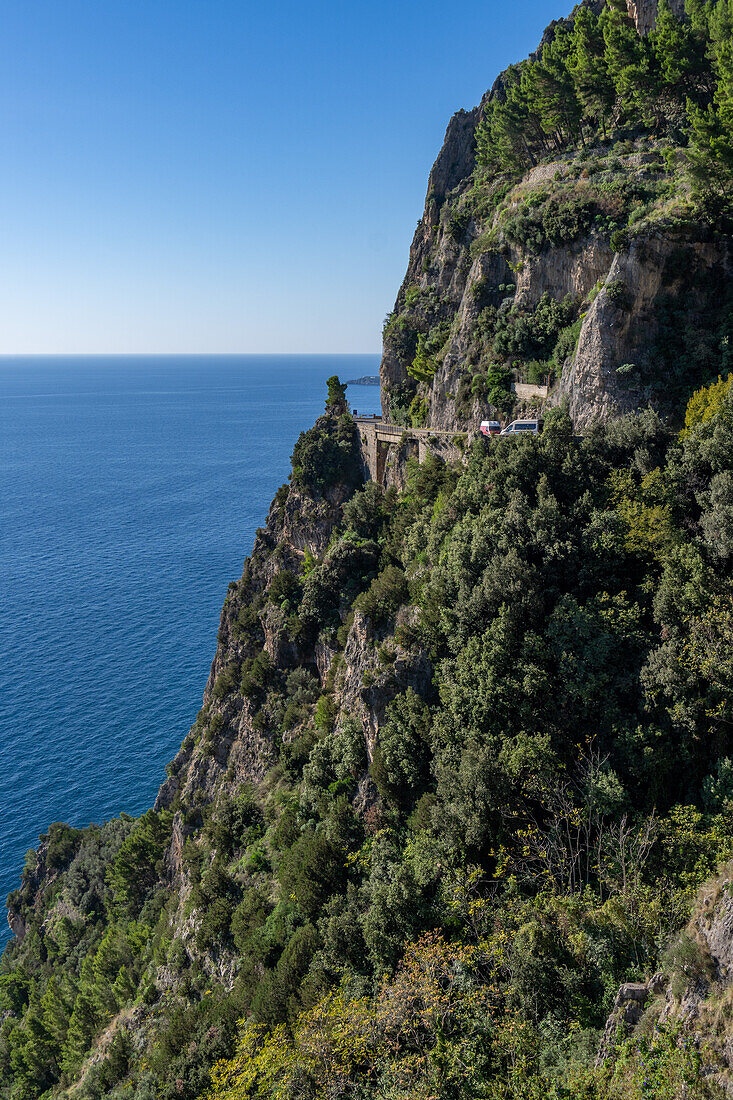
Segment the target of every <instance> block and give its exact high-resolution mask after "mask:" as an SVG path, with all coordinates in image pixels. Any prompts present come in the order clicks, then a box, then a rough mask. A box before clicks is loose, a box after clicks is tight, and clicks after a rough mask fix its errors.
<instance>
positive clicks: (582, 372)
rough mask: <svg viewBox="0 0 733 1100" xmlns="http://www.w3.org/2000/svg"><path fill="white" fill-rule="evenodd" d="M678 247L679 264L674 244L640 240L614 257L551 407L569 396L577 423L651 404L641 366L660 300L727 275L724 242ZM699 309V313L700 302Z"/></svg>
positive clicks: (684, 295)
mask: <svg viewBox="0 0 733 1100" xmlns="http://www.w3.org/2000/svg"><path fill="white" fill-rule="evenodd" d="M683 252H684V257H685V259H684V266H682V265H679V264H677V265H675V264H674V263H670V261H673V260H675V258H676V257H677V256H678V255H679V254H680V242H679V241H677V240H674V239H664V238H660V239H653V238H646V239H643V240H638V241H635V242H633V243H632V244H631V246H630V247H629V248H628V250H627V251H625V252H623V253H620V254H617V255H615V256H614V257H613V260H612V262H611V265H610V267H609V269H608V273H607V275H606V277H605V279H604V281H603V286H602V288H601V290H600V292H599V294H598V296H597V298H596V299H595V301H594V302H593V304H592V305H591V307H590V309H589V311H588V314H587V316H586V318H585V320H584V322H583V326H582V328H581V330H580V337H579V339H578V346H577V350H576V353H575V356H574V357H573V359H572V360H569V361H568V362H567V363H566V365H565V368H564V369H563V372H562V376H561V379H560V383H559V386H558V388H557V391H556V393H555V394H554V395H553V397H552V398H551V403H553V404H556V403H559V402H561V401H563V400H565V399H567V400H568V401H569V406H570V414H571V416H572V417H573V420H574V422H575V425H576V427H577V428H580V429H584V428H587V427H588V426H589V425H590V424H591V423H592V422H593V421H594V420H604V419H608V418H609V417H611V416H616V415H618V414H619V413H625V412H631V411H632V410H633V409H636V408H638V407H639V406H640V405H645V404H650V403H653V402H654V394H653V392H652V391H651V390H650V389H649V388H648V386H645V382H644V377H643V371H642V370H641V369H640V366H639V363H640V357H643V356H644V355H645V353H646V351H647V349H648V348H649V347H650V346H652V345H653V343H654V341H655V339H656V337H657V335H658V332H659V328H660V321H659V314H658V310H657V304H658V303H659V301H660V299H661V298H662V297H663V296H664V297H665V298H667V299H669V300H674V301H681V300H682V299H686V300H687V301H688V304H691V303H692V302H693V300H694V298H695V295H696V294H697V290H696V284H699V283H700V282H701V281H702V280H703V279H706V278H707V279H708V280H709V279H710V277H711V275H714V273H716V272H717V273H718V278H719V280H720V282H721V284H722V283H723V282H725V280H726V279H728V278H729V277H730V271H731V255H730V249H729V246H728V244H727V243H726V242H714V241H711V242H689V243H688V244H685V246H684V249H683ZM670 268H672V269H673V270H670ZM698 309H699V310H700V311H701V313H702V312H704V310H705V302H704V301H702V300H701V301H700V302H699V303H698ZM627 372H628V373H627Z"/></svg>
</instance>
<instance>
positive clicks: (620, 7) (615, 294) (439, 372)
mask: <svg viewBox="0 0 733 1100" xmlns="http://www.w3.org/2000/svg"><path fill="white" fill-rule="evenodd" d="M599 8H600V12H599ZM732 19H733V13H732V12H731V9H730V6H729V4H728V3H727V2H722V0H721V2H718V3H708V4H704V3H702V2H698V0H695V2H688V4H687V15H686V17H685V18H684V19H680V18H678V17H677V16H676V15H674V14H673V13H672V11H671V10H670V7H669V5H668V3H667V0H661V2H660V4H659V9H658V13H657V20H656V25H655V27H654V28H653V29H652V30H651V31H650V33H649V34H647V35H646V36H644V37H641V36H640V35H639V34H638V33H637V31H636V28H635V26H634V22H633V20H632V18H631V17H630V15H629V14H628V11H627V6H626V0H609V2H608V3H606V4H601V5H594V4H586V5H581V6H579V7H578V8H577V9H576V11H575V12H574V13H573V16H572V18H571V19H569V20H565V21H560V22H559V23H556V24H553V25H552V26H551V27H550V28H549V29H548V32H546V35H545V40H544V44H543V46H542V47H541V48H540V50H539V51H538V52H537V53H536V54H535V55H534V56H533V57H532V58H530V59H528V60H527V61H524V62H522V63H521V64H519V65H515V66H512V67H510V68H509V69H508V70H507V71H506V72H505V73H503V74H502V76H501V77H500V78H499V80H498V81H497V83H496V85H495V87H494V89H493V90H492V92H491V94H490V95H488V96H487V97H485V99H484V102H483V103H482V105H481V107H480V108H479V109H478V110H477V112H474V114H475V118H474V120H473V122H472V126H473V137H474V140H473V142H472V143H471V145H470V146H466V147H465V148H463V149H461V150H459V149H457V148H456V147H455V143H454V139H453V138H452V136H451V129H450V128H449V131H448V135H447V138H446V149H445V155H446V160H447V161H449V162H450V164H451V166H452V167H451V171H452V175H451V179H450V180H449V181H448V182H447V183H446V182H445V181H443V180H440V181H439V180H438V177H439V176H440V173H439V172H437V171H436V170H434V178H433V180H432V181H431V187H430V189H429V191H428V196H427V201H426V207H425V214H424V216H423V219H422V222H421V223H420V225H419V227H418V232H417V234H416V236H415V241H414V242H413V249H412V253H411V258H410V265H409V268H408V274H407V277H406V280H405V283H404V285H403V287H402V289H401V290H400V293H399V295H398V298H397V302H396V305H395V310H394V311H393V313H392V314H391V315H390V316H389V317H388V319H387V322H386V327H385V352H386V355H385V366H386V371H383V376H384V377H383V390H384V394H385V397H384V400H385V404H386V406H387V408H388V410H389V414H390V417H391V418H392V419H393V420H394V421H396V422H397V423H400V424H406V425H412V426H413V427H421V426H424V425H426V424H430V425H431V426H433V427H440V428H458V427H460V426H461V424H465V423H466V422H470V421H471V420H473V419H476V420H480V419H481V418H482V417H484V416H487V415H490V414H491V412H492V410H494V412H499V413H504V414H509V413H511V412H512V409H513V408H514V407H515V406H516V400H515V398H514V397H513V395H512V393H511V391H510V383H511V381H512V380H516V381H520V382H529V383H549V384H550V385H551V386H552V385H553V384H555V385H557V384H558V383H559V382H560V381H561V377H562V376H563V369H564V368H565V375H566V376H569V372H570V367H571V365H572V361H573V359H574V357H575V354H576V350H577V347H578V340H579V337H580V333H581V327H582V326H583V323H584V321H585V320H586V318H587V317H588V315H589V309H590V307H591V305H592V303H593V301H594V299H595V298H596V297H597V296H598V294H599V293H602V294H603V296H604V298H606V299H607V300H608V301H609V302H611V303H612V304H613V305H614V307H615V308H616V309H617V311H618V313H619V314H620V315H624V314H626V315H627V317H628V316H630V317H631V318H633V322H632V323H631V324H630V326H629V328H630V331H629V332H628V333H625V332H624V333H621V334H620V336H619V337H618V346H617V347H616V348H614V349H612V350H611V351H610V352H609V355H610V361H609V362H608V366H610V367H611V368H612V370H613V372H614V375H615V377H614V378H613V379H612V380H610V381H609V380H606V381H605V382H603V381H601V383H600V384H601V385H602V387H603V388H604V389H605V390H607V391H608V392H609V394H610V395H611V397H612V399H613V400H614V402H615V404H616V406H617V411H625V410H626V409H627V408H630V407H632V406H633V405H634V404H637V403H640V402H642V403H647V402H648V401H649V400H652V401H653V402H654V403H655V405H656V406H657V407H658V408H660V410H663V411H664V412H665V413H666V414H672V415H677V416H679V415H681V413H682V410H683V409H684V403H685V400H686V395H687V394H688V393H689V391H690V389H691V388H694V387H695V386H698V385H700V384H702V383H703V382H704V381H706V380H709V378H710V376H711V371H713V370H714V369H716V364H717V361H718V360H717V358H716V354H715V353H713V354H711V352H710V349H709V347H708V346H707V345H706V343H705V341H702V342H701V341H695V340H694V339H692V338H691V335H690V334H691V330H693V329H697V331H698V332H700V331H703V330H704V331H706V332H707V333H717V332H719V330H721V327H723V326H725V324H726V319H727V316H728V314H729V312H730V305H731V303H730V297H729V296H728V297H727V298H725V300H723V301H721V300H720V297H719V291H720V288H721V282H722V280H721V278H720V275H718V277H716V278H715V279H714V282H715V289H713V287H712V284H710V285H706V282H705V280H706V276H709V275H710V273H711V269H712V268H713V267H714V266H715V262H716V261H718V262H719V261H722V262H723V263H724V264H727V263H728V252H727V249H726V248H725V247H723V246H722V243H721V242H722V240H723V239H724V238H726V237H727V236H729V234H730V230H731V227H732V226H733V222H732V221H731V218H732V216H733V207H732V206H731V195H733V138H731V133H732V129H731V124H732V122H733V116H732V115H731V106H730V104H731V102H733V100H732V99H731V88H733V67H732V63H731V52H730V41H731V25H732V23H731V20H732ZM456 165H458V167H456ZM438 167H439V165H436V169H437V168H438ZM438 182H441V183H443V186H442V187H439V186H438ZM713 232H715V233H717V234H718V237H717V240H718V256H717V257H716V258H715V260H713V259H712V257H711V256H708V257H706V263H705V264H703V265H700V264H699V263H698V260H697V258H696V256H695V254H694V250H693V249H691V248H690V244H691V241H697V242H703V241H707V240H710V239H711V234H712V233H713ZM649 239H653V240H655V241H657V242H664V244H665V245H666V251H665V255H664V256H663V258H662V261H661V262H662V264H663V266H664V268H665V270H664V272H663V273H662V278H661V282H662V283H663V284H664V285H663V287H662V288H660V292H659V293H657V294H655V295H654V297H655V303H654V309H653V310H652V311H650V310H649V309H648V308H647V307H648V302H645V301H644V298H643V284H644V281H645V280H644V269H645V267H647V266H648V263H649V257H648V256H647V255H645V250H644V242H645V241H647V240H649ZM614 255H622V256H629V258H630V268H631V270H630V272H622V273H620V275H619V274H614V273H613V272H612V271H611V268H612V264H613V259H614ZM573 264H574V265H575V270H573ZM639 284H640V285H639ZM550 311H554V313H555V314H556V315H557V316H548V314H549V313H550ZM700 315H703V316H704V318H705V319H704V320H703V321H702V323H701V324H696V318H697V317H699V316H700ZM548 322H549V323H548ZM561 322H562V323H561ZM591 323H592V319H591V320H589V321H588V325H589V326H590V325H591ZM641 332H643V336H644V338H643V339H641V338H640V333H641ZM713 339H714V337H713ZM585 355H586V356H587V355H588V353H587V350H586V351H585ZM681 362H684V367H682V366H681ZM593 366H594V367H595V364H593ZM604 366H605V364H604ZM624 368H626V370H624ZM596 369H597V368H596ZM673 369H674V370H676V371H677V373H679V374H682V375H683V376H684V377H683V378H682V380H681V384H680V385H679V386H676V387H674V388H673V389H672V390H670V389H669V388H668V387H666V386H665V384H664V382H663V381H662V379H665V380H666V378H667V376H668V375H669V374H670V372H671V371H672V370H673ZM497 372H503V374H502V375H501V381H500V383H499V385H497ZM616 372H619V373H618V375H617V376H616ZM598 373H599V375H600V376H601V379H602V377H603V373H604V372H603V370H602V369H600V370H598ZM566 388H567V387H566ZM630 391H632V399H631V401H629V400H628V397H629V393H630ZM446 398H447V399H446Z"/></svg>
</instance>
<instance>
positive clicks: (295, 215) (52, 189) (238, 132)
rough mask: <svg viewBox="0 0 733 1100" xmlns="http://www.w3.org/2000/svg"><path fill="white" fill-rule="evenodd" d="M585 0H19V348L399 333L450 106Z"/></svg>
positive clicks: (8, 121)
mask: <svg viewBox="0 0 733 1100" xmlns="http://www.w3.org/2000/svg"><path fill="white" fill-rule="evenodd" d="M571 7H572V2H571V0H565V2H564V3H563V2H561V0H524V2H522V3H519V4H517V3H511V0H510V2H506V3H499V2H496V0H483V2H480V3H479V2H476V0H459V2H457V3H456V2H454V0H421V2H419V3H418V2H417V0H369V2H367V0H321V2H319V0H311V2H310V3H304V2H298V0H270V3H263V2H262V0H260V2H258V3H254V2H253V0H62V2H59V0H30V2H21V3H18V2H13V0H5V2H4V3H3V4H2V6H1V8H0V10H1V11H2V21H1V26H2V33H1V34H0V248H1V250H2V253H1V254H2V264H0V353H5V354H7V353H10V354H16V353H68V354H74V353H85V352H89V353H94V352H120V353H131V352H192V353H193V352H329V351H333V352H359V351H378V350H379V346H380V342H381V323H382V319H383V318H384V315H385V314H386V313H387V312H389V310H390V309H391V308H392V305H393V302H394V298H395V294H396V291H397V288H398V286H399V284H400V282H401V280H402V277H403V274H404V270H405V266H406V262H407V253H408V249H409V245H410V240H411V238H412V233H413V231H414V228H415V223H416V221H417V219H418V217H419V216H420V214H421V212H422V205H423V201H424V197H425V185H426V182H427V176H428V172H429V170H430V166H431V164H432V162H433V160H434V159H435V156H436V154H437V152H438V150H439V148H440V145H441V142H442V139H443V134H444V131H445V127H446V125H447V123H448V120H449V118H450V116H451V114H452V113H453V112H454V111H456V110H458V109H459V108H460V107H466V108H470V107H473V106H474V105H475V104H476V103H477V102H478V101H479V99H480V98H481V95H482V94H483V92H484V90H485V89H486V88H487V87H488V86H489V85H490V84H491V83H492V81H493V79H494V77H495V76H496V74H497V72H498V71H499V70H500V69H502V68H504V67H505V66H506V65H507V64H508V63H509V62H511V61H518V60H520V59H521V58H522V57H524V56H526V54H527V53H528V52H529V51H530V50H531V49H533V48H534V47H535V46H536V45H537V42H538V41H539V38H540V35H541V33H542V30H543V29H544V27H545V25H546V24H547V23H548V22H549V21H550V20H551V19H552V18H557V17H559V16H561V15H564V14H567V12H568V11H569V9H570V8H571Z"/></svg>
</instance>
